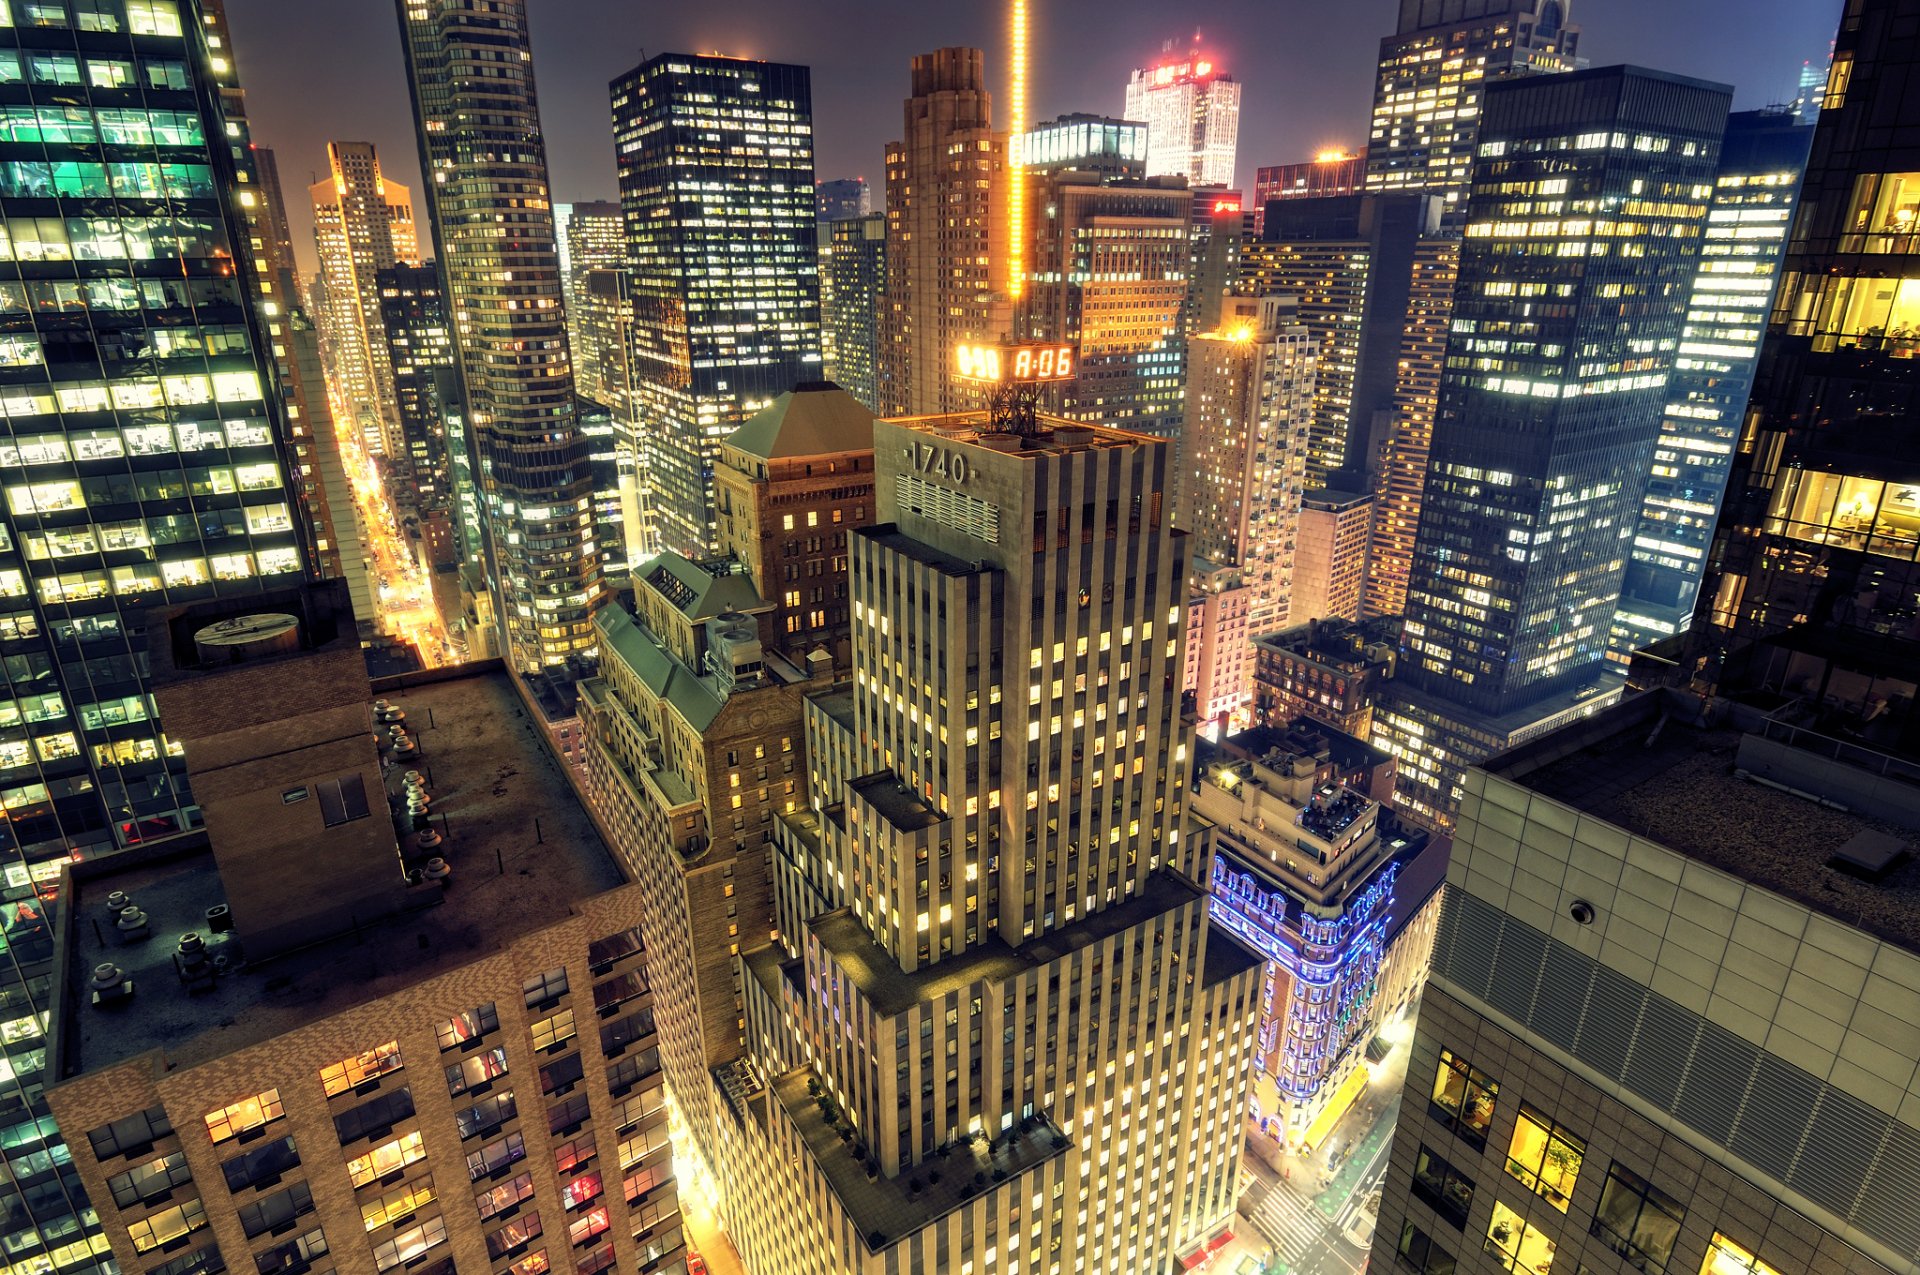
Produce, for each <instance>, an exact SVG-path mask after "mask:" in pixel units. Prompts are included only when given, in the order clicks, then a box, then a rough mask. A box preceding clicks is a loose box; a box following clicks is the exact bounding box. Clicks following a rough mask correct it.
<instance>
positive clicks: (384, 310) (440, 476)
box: [374, 262, 458, 517]
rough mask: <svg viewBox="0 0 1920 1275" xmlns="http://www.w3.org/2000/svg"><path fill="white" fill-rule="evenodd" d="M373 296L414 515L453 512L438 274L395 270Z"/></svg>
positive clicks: (426, 269) (449, 339)
mask: <svg viewBox="0 0 1920 1275" xmlns="http://www.w3.org/2000/svg"><path fill="white" fill-rule="evenodd" d="M374 288H375V291H376V292H377V294H378V296H379V304H380V330H381V334H382V337H383V339H384V340H385V342H386V346H387V353H386V362H387V366H388V367H389V368H391V369H392V374H393V399H394V410H395V414H396V415H397V417H398V419H399V438H400V441H401V445H402V447H403V449H404V461H405V464H406V466H407V468H408V471H409V473H410V474H411V482H410V484H409V486H410V488H411V491H410V493H409V494H410V495H411V496H412V497H413V503H415V504H416V505H417V506H418V508H417V510H416V512H417V513H418V514H420V515H422V516H426V515H428V514H429V513H430V512H432V511H440V512H443V513H450V514H451V516H453V517H458V514H457V512H454V510H455V500H454V490H453V453H452V449H451V448H450V447H449V445H448V440H447V412H446V405H445V404H444V403H442V402H441V386H442V385H443V384H444V379H443V378H442V377H440V376H439V375H438V374H439V373H440V372H442V371H450V370H451V369H452V368H453V365H454V355H453V322H452V320H451V318H450V317H449V316H448V314H447V305H446V299H445V298H444V297H442V296H441V295H440V272H439V270H438V269H437V268H436V267H435V266H434V264H433V263H432V262H428V263H427V264H426V265H424V266H421V265H406V264H400V265H395V266H392V267H389V268H388V269H385V270H382V271H380V273H379V274H377V275H375V276H374Z"/></svg>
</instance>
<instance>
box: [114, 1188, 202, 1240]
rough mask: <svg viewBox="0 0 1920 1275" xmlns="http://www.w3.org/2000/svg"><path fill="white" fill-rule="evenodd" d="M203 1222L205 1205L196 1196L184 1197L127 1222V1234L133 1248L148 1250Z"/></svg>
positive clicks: (192, 1229)
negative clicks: (182, 1202) (175, 1202)
mask: <svg viewBox="0 0 1920 1275" xmlns="http://www.w3.org/2000/svg"><path fill="white" fill-rule="evenodd" d="M206 1224H207V1210H206V1207H205V1206H204V1205H202V1204H201V1203H200V1201H199V1200H188V1201H187V1202H186V1203H184V1204H176V1205H174V1206H173V1207H172V1208H170V1209H162V1210H160V1212H158V1213H155V1214H154V1215H153V1216H152V1217H146V1218H142V1219H140V1220H139V1221H138V1222H132V1223H129V1224H128V1226H127V1235H128V1237H129V1238H131V1239H132V1240H133V1249H134V1252H136V1253H151V1252H152V1251H153V1250H154V1249H156V1248H159V1247H161V1246H162V1245H165V1244H171V1243H173V1242H174V1241H175V1240H178V1239H182V1238H184V1237H185V1236H188V1235H191V1234H192V1233H193V1232H195V1231H197V1230H199V1229H200V1228H201V1227H203V1226H205V1225H206Z"/></svg>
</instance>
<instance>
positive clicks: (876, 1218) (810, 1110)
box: [773, 1068, 1068, 1252]
mask: <svg viewBox="0 0 1920 1275" xmlns="http://www.w3.org/2000/svg"><path fill="white" fill-rule="evenodd" d="M811 1074H812V1073H811V1072H809V1071H807V1070H806V1069H804V1068H802V1069H800V1070H797V1071H790V1072H788V1073H787V1074H786V1075H784V1076H780V1077H778V1078H776V1079H775V1080H774V1082H773V1096H774V1098H775V1099H776V1100H778V1101H779V1103H780V1105H781V1106H783V1107H785V1108H786V1112H787V1118H788V1119H790V1120H792V1121H793V1123H794V1125H795V1127H797V1128H798V1129H799V1130H800V1135H801V1137H803V1138H805V1139H806V1142H807V1150H808V1151H809V1152H810V1153H811V1154H812V1156H813V1160H814V1163H815V1164H817V1165H819V1167H820V1170H821V1172H823V1173H825V1174H826V1176H827V1182H828V1184H829V1185H830V1186H832V1187H833V1193H834V1194H835V1195H837V1196H839V1197H840V1203H841V1204H843V1205H844V1206H845V1207H846V1210H847V1216H848V1217H849V1218H850V1219H851V1220H852V1221H853V1224H854V1226H855V1227H856V1228H857V1229H858V1230H859V1232H860V1234H861V1236H862V1237H863V1238H864V1239H865V1240H866V1241H867V1246H868V1248H869V1249H870V1250H871V1251H874V1252H878V1251H879V1250H881V1249H883V1248H885V1247H886V1246H887V1245H889V1244H892V1243H894V1242H895V1241H897V1240H899V1239H901V1238H903V1237H905V1236H907V1235H911V1234H913V1233H914V1232H915V1231H918V1230H920V1229H921V1228H923V1227H925V1226H927V1225H928V1224H930V1223H932V1222H935V1221H938V1220H939V1219H940V1218H942V1217H945V1216H946V1215H947V1214H948V1213H951V1212H953V1210H955V1209H957V1208H959V1207H960V1205H961V1204H963V1203H965V1202H966V1201H967V1200H970V1199H972V1198H973V1197H974V1196H976V1195H979V1194H981V1193H982V1192H983V1191H986V1190H989V1189H991V1188H992V1187H993V1186H994V1185H995V1184H997V1183H999V1182H1002V1181H1005V1180H1007V1179H1009V1178H1012V1177H1015V1176H1017V1175H1019V1174H1022V1173H1025V1172H1026V1171H1027V1170H1028V1169H1031V1168H1033V1167H1034V1166H1036V1165H1039V1164H1043V1163H1045V1162H1046V1161H1048V1160H1051V1159H1052V1158H1053V1157H1054V1156H1057V1155H1065V1154H1066V1151H1067V1145H1068V1143H1067V1137H1066V1135H1065V1134H1064V1133H1062V1132H1061V1131H1060V1129H1059V1128H1058V1127H1057V1126H1055V1125H1054V1124H1053V1122H1052V1121H1051V1120H1048V1119H1046V1118H1044V1117H1041V1118H1038V1119H1037V1120H1036V1123H1035V1125H1034V1127H1033V1128H1031V1129H1027V1130H1025V1131H1022V1129H1021V1122H1017V1121H1016V1122H1015V1123H1014V1125H1013V1126H1012V1127H1011V1128H1010V1129H1008V1130H1007V1131H1006V1132H1004V1133H1000V1134H997V1135H995V1136H994V1137H993V1138H992V1139H991V1140H990V1141H986V1142H980V1141H972V1142H960V1143H957V1144H955V1145H953V1146H951V1147H950V1148H948V1149H947V1153H946V1154H945V1155H940V1154H939V1153H937V1152H936V1153H935V1154H934V1155H933V1156H931V1157H929V1158H928V1159H926V1160H924V1161H922V1162H921V1163H920V1164H917V1165H915V1166H913V1167H912V1168H911V1169H906V1170H903V1171H902V1172H901V1173H900V1174H899V1175H898V1176H897V1177H892V1178H880V1177H876V1178H869V1177H868V1176H867V1170H866V1168H865V1166H864V1165H863V1164H862V1163H861V1162H860V1161H858V1160H856V1159H855V1158H854V1154H853V1147H852V1146H851V1144H849V1143H847V1142H844V1141H842V1140H841V1138H840V1135H839V1133H838V1132H837V1131H836V1130H835V1129H834V1127H833V1126H832V1125H831V1124H829V1123H828V1122H827V1116H826V1112H825V1111H824V1110H823V1109H822V1108H821V1105H820V1103H819V1101H818V1100H817V1099H815V1097H814V1096H813V1095H812V1094H811V1093H809V1092H808V1090H807V1079H808V1077H809V1076H810V1075H811ZM936 1179H937V1180H936Z"/></svg>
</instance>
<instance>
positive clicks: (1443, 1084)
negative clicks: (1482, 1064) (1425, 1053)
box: [1429, 1049, 1500, 1148]
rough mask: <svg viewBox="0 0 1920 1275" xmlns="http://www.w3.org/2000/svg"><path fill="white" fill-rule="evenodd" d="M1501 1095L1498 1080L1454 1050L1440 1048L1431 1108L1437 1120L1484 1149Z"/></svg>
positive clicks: (1431, 1112)
mask: <svg viewBox="0 0 1920 1275" xmlns="http://www.w3.org/2000/svg"><path fill="white" fill-rule="evenodd" d="M1499 1096H1500V1082H1499V1081H1497V1080H1495V1079H1493V1078H1492V1077H1491V1076H1487V1075H1484V1074H1482V1073H1481V1072H1479V1071H1476V1070H1474V1068H1472V1067H1471V1066H1469V1065H1468V1064H1467V1061H1466V1060H1465V1059H1464V1058H1459V1057H1456V1056H1455V1055H1454V1053H1453V1051H1452V1050H1450V1049H1443V1050H1441V1051H1440V1067H1439V1071H1438V1073H1437V1074H1436V1075H1435V1076H1434V1081H1433V1100H1432V1102H1431V1104H1430V1108H1429V1110H1430V1114H1431V1115H1432V1116H1433V1118H1434V1119H1435V1120H1438V1121H1439V1122H1440V1123H1441V1124H1444V1125H1445V1126H1447V1128H1449V1129H1451V1130H1453V1131H1454V1132H1455V1133H1457V1134H1459V1135H1460V1137H1461V1138H1462V1139H1464V1140H1465V1141H1467V1142H1469V1143H1471V1144H1472V1145H1473V1146H1475V1147H1478V1148H1484V1147H1485V1146H1486V1145H1487V1129H1488V1127H1489V1126H1491V1125H1492V1124H1493V1106H1494V1101H1495V1100H1496V1099H1497V1098H1498V1097H1499Z"/></svg>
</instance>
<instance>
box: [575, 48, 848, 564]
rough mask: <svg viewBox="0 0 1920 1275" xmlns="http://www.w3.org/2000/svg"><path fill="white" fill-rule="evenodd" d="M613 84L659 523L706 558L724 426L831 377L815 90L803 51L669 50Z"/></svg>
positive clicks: (636, 348) (636, 387) (636, 385)
mask: <svg viewBox="0 0 1920 1275" xmlns="http://www.w3.org/2000/svg"><path fill="white" fill-rule="evenodd" d="M611 92H612V95H613V131H614V143H615V148H616V150H617V159H618V168H619V179H620V207H621V211H622V213H623V214H624V216H625V218H626V228H627V263H628V269H630V270H631V271H632V275H633V280H632V287H633V315H634V319H633V341H632V359H633V364H632V376H633V393H632V400H633V401H632V407H631V409H630V415H631V416H632V417H633V419H634V420H635V421H636V422H639V423H641V425H642V428H643V430H644V447H645V451H646V465H647V467H648V468H649V470H650V471H651V475H652V494H651V519H652V531H653V536H654V538H655V541H656V542H657V543H658V544H659V546H660V547H661V548H662V549H663V550H672V551H674V552H677V553H681V554H684V555H686V556H688V557H692V558H700V557H704V556H705V555H706V554H708V553H709V552H711V550H712V548H713V546H714V544H715V543H716V537H717V527H716V525H715V521H714V512H713V462H714V458H715V456H716V455H717V453H718V452H719V448H720V443H721V441H722V440H724V439H725V438H726V437H727V435H729V434H731V433H732V432H733V431H734V430H735V429H737V428H739V426H740V423H741V422H742V421H743V420H745V419H746V418H747V417H749V416H751V415H753V413H755V412H757V411H759V410H760V409H761V408H762V407H765V406H766V405H767V404H768V403H770V402H772V401H773V400H774V398H775V397H776V396H777V395H780V394H783V393H785V392H786V391H787V390H790V389H792V388H793V387H794V386H795V385H797V384H799V383H800V382H802V381H816V380H819V379H820V282H819V281H820V263H819V259H818V247H817V238H816V231H815V227H814V203H813V189H814V187H813V122H812V119H813V105H812V90H811V88H810V87H809V80H808V74H807V68H805V67H803V66H786V65H783V64H781V63H777V62H749V61H744V60H741V59H738V58H726V57H710V56H694V55H691V54H679V53H669V54H662V55H660V56H658V57H655V58H652V59H650V60H648V61H647V62H644V63H642V64H641V65H640V66H638V67H636V68H634V69H633V70H632V71H630V72H628V73H627V74H625V75H623V76H621V77H620V78H619V79H617V80H615V81H614V82H613V84H612V86H611ZM749 161H750V162H749ZM690 192H691V193H694V194H695V195H696V196H697V197H689V194H690Z"/></svg>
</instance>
